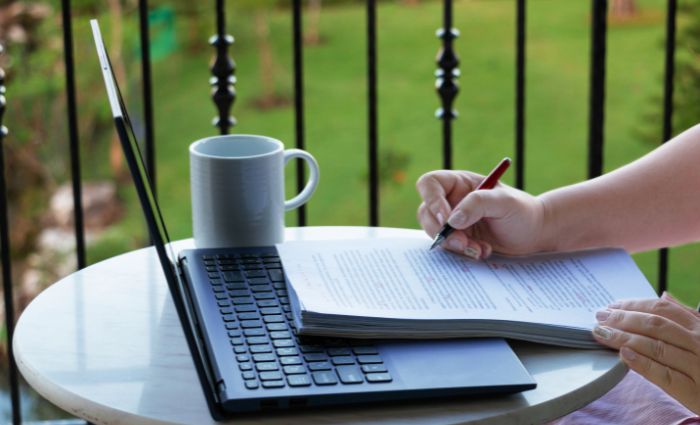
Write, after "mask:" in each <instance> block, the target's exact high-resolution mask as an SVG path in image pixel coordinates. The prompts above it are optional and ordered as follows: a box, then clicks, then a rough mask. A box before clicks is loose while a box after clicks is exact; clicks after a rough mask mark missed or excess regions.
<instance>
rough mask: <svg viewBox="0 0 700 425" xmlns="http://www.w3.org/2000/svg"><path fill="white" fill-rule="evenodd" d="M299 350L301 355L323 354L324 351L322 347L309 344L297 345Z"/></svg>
mask: <svg viewBox="0 0 700 425" xmlns="http://www.w3.org/2000/svg"><path fill="white" fill-rule="evenodd" d="M299 349H300V350H301V352H302V353H323V352H324V351H325V350H324V347H321V346H320V345H309V344H302V345H299Z"/></svg>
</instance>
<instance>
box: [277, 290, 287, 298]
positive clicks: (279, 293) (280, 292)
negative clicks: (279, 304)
mask: <svg viewBox="0 0 700 425" xmlns="http://www.w3.org/2000/svg"><path fill="white" fill-rule="evenodd" d="M287 295H289V293H288V292H287V290H286V289H278V290H277V296H278V297H286V296H287Z"/></svg>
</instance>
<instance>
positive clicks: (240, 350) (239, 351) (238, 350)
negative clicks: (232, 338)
mask: <svg viewBox="0 0 700 425" xmlns="http://www.w3.org/2000/svg"><path fill="white" fill-rule="evenodd" d="M247 351H248V349H247V348H246V346H245V345H234V346H233V352H234V353H236V354H244V353H246V352H247Z"/></svg>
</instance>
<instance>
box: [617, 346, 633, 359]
mask: <svg viewBox="0 0 700 425" xmlns="http://www.w3.org/2000/svg"><path fill="white" fill-rule="evenodd" d="M620 355H621V356H622V358H624V359H626V360H634V359H636V358H637V353H635V352H634V351H633V350H631V349H629V348H627V347H622V348H620Z"/></svg>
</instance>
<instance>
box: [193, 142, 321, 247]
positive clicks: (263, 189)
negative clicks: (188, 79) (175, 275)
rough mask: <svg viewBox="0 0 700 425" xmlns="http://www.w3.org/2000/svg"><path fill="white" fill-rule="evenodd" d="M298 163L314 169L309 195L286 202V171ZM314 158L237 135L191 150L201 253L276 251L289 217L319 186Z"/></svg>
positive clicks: (196, 232) (196, 145) (277, 144)
mask: <svg viewBox="0 0 700 425" xmlns="http://www.w3.org/2000/svg"><path fill="white" fill-rule="evenodd" d="M292 158H301V159H303V160H304V161H306V163H307V164H308V166H309V169H310V173H309V174H310V176H309V180H308V181H307V183H306V186H305V187H304V189H303V190H302V191H301V192H300V193H299V194H298V195H297V196H295V197H294V198H292V199H290V200H285V199H284V167H285V165H286V164H287V163H288V162H289V160H290V159H292ZM318 178H319V170H318V163H317V162H316V160H315V159H314V157H313V156H311V154H310V153H308V152H306V151H303V150H300V149H287V150H285V149H284V145H283V144H282V142H280V141H279V140H276V139H273V138H271V137H265V136H255V135H248V134H236V135H226V136H214V137H207V138H205V139H201V140H197V141H196V142H194V143H192V144H191V145H190V183H191V189H192V225H193V233H194V241H195V245H196V246H197V247H198V248H220V247H252V246H270V245H274V244H275V243H278V242H282V241H283V240H284V213H285V211H289V210H292V209H294V208H297V207H300V206H301V205H304V204H305V203H306V202H307V201H308V200H309V198H311V195H312V194H313V193H314V190H316V186H317V185H318Z"/></svg>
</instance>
